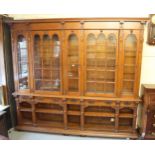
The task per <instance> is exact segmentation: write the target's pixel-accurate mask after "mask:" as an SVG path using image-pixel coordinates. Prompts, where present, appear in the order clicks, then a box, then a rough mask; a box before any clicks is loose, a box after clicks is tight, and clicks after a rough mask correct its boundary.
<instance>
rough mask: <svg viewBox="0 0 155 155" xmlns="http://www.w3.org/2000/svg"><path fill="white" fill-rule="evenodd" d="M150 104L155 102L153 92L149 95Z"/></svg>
mask: <svg viewBox="0 0 155 155" xmlns="http://www.w3.org/2000/svg"><path fill="white" fill-rule="evenodd" d="M149 100H150V104H155V94H150V95H149Z"/></svg>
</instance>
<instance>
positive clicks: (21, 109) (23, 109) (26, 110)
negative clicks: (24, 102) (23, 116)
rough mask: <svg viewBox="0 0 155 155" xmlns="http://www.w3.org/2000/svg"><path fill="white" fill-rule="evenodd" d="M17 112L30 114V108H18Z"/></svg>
mask: <svg viewBox="0 0 155 155" xmlns="http://www.w3.org/2000/svg"><path fill="white" fill-rule="evenodd" d="M19 111H24V112H32V109H31V108H20V109H19Z"/></svg>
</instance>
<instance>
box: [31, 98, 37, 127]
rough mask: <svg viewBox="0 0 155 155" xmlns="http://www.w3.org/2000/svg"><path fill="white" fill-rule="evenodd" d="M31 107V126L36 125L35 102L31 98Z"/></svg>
mask: <svg viewBox="0 0 155 155" xmlns="http://www.w3.org/2000/svg"><path fill="white" fill-rule="evenodd" d="M31 107H32V122H33V126H36V112H35V111H36V102H35V101H34V99H33V98H32V101H31Z"/></svg>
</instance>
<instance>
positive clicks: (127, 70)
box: [123, 34, 137, 93]
mask: <svg viewBox="0 0 155 155" xmlns="http://www.w3.org/2000/svg"><path fill="white" fill-rule="evenodd" d="M136 51H137V39H136V36H135V35H134V34H129V35H128V36H127V38H126V40H125V45H124V79H123V92H124V93H133V91H134V80H135V65H136Z"/></svg>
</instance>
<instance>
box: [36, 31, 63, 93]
mask: <svg viewBox="0 0 155 155" xmlns="http://www.w3.org/2000/svg"><path fill="white" fill-rule="evenodd" d="M60 52H61V51H60V41H59V37H58V35H56V34H55V35H53V36H49V35H47V34H45V35H43V36H41V35H35V36H34V53H35V54H34V58H35V64H34V66H35V68H34V73H35V86H36V90H46V91H60Z"/></svg>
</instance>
